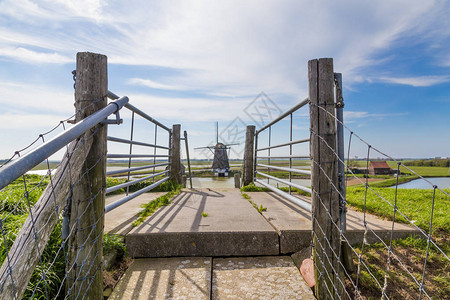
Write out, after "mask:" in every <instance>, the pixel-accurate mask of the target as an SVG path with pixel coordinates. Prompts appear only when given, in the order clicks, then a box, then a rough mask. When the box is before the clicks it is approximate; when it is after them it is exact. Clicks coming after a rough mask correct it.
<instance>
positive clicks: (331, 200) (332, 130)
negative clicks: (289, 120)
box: [308, 58, 344, 299]
mask: <svg viewBox="0 0 450 300" xmlns="http://www.w3.org/2000/svg"><path fill="white" fill-rule="evenodd" d="M308 79H309V98H310V101H311V104H310V122H311V144H310V146H311V157H312V163H311V188H312V191H313V192H312V230H313V243H314V248H313V249H314V251H313V258H314V265H315V268H314V277H315V280H316V286H315V294H316V297H317V298H318V299H337V298H341V297H342V296H343V287H342V285H341V283H340V282H339V280H341V281H342V282H343V279H344V277H343V272H342V268H341V265H340V264H339V257H340V250H341V245H340V234H339V229H338V228H336V225H337V226H338V227H339V194H338V192H337V191H336V189H335V187H337V186H338V173H337V171H338V164H337V158H336V154H335V153H336V121H335V118H334V115H335V105H334V91H333V89H334V73H333V59H332V58H321V59H318V60H317V59H314V60H310V61H309V62H308ZM333 185H334V186H333ZM330 215H331V218H332V220H331V219H330ZM333 223H334V224H333ZM327 240H328V241H327ZM330 246H331V247H330ZM321 274H322V276H320V275H321ZM330 292H331V294H330Z"/></svg>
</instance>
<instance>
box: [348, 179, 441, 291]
mask: <svg viewBox="0 0 450 300" xmlns="http://www.w3.org/2000/svg"><path fill="white" fill-rule="evenodd" d="M371 186H372V185H371ZM372 189H373V191H371V190H368V192H367V197H365V188H364V187H358V186H354V187H347V202H348V203H349V205H350V206H352V207H353V208H355V209H356V210H359V211H363V210H364V201H365V199H366V205H365V207H366V211H367V212H369V213H372V214H374V215H377V216H380V217H382V218H384V219H387V220H392V219H393V212H394V209H393V206H392V205H390V204H389V203H387V202H386V201H384V200H383V199H381V198H380V197H379V196H381V197H383V198H384V199H386V200H388V201H389V202H391V204H393V203H394V199H395V189H391V188H382V187H372ZM446 192H447V193H450V190H446ZM377 194H378V195H379V196H378V195H377ZM432 199H433V191H432V190H419V189H399V190H398V194H397V208H398V210H399V211H400V212H401V213H402V214H403V215H404V216H405V217H406V218H408V219H409V220H411V221H412V222H414V224H415V225H417V226H418V227H419V228H421V229H422V230H424V232H426V233H428V232H429V226H430V221H431V209H432V207H431V206H432ZM448 207H450V198H449V197H448V196H447V195H445V194H444V193H442V192H440V191H437V192H436V196H435V204H434V214H433V227H432V235H433V240H434V241H435V242H436V244H437V245H438V246H439V247H440V248H441V249H442V250H443V251H444V252H445V253H446V255H447V256H449V255H450V243H449V242H450V218H449V214H448ZM396 221H397V222H402V223H408V222H407V220H406V219H405V218H404V217H403V216H401V215H400V214H399V213H397V214H396ZM356 250H357V251H358V252H359V253H361V251H362V247H361V245H359V246H357V247H356ZM426 250H427V241H426V239H424V238H418V237H410V238H406V239H401V240H396V241H394V244H393V252H394V253H395V254H396V255H397V256H398V257H400V259H401V260H402V262H403V263H404V264H405V265H406V266H407V267H408V270H409V271H410V272H411V273H412V274H413V276H414V277H415V278H417V279H418V280H421V278H422V272H423V268H422V266H423V261H424V259H425V256H426ZM363 257H364V259H365V261H366V263H367V265H368V268H369V270H370V272H371V273H372V274H374V276H375V277H376V280H377V281H378V282H376V281H375V280H374V279H373V278H372V277H371V276H370V275H369V272H368V270H367V269H365V268H363V269H362V271H361V277H360V284H361V287H362V291H363V295H364V296H365V298H366V299H370V298H372V297H376V298H379V297H380V288H379V286H383V285H384V277H385V269H386V263H387V249H386V248H385V246H384V245H382V244H381V243H377V244H371V245H366V246H365V247H364V252H363ZM354 262H355V264H356V263H357V262H358V259H357V257H356V256H354ZM449 275H450V262H449V261H448V260H447V258H445V256H444V255H443V254H442V253H440V252H439V251H438V250H437V249H436V248H434V247H433V246H432V247H431V249H430V255H429V258H428V266H427V275H426V278H425V282H426V290H427V292H428V293H430V294H431V295H432V298H433V299H444V298H445V297H446V296H448V295H450V280H449V278H450V276H449ZM388 276H389V280H388V282H389V283H390V284H388V289H387V293H388V295H389V297H390V298H394V299H397V298H399V299H400V298H405V299H414V298H417V295H418V288H417V285H416V284H415V283H414V282H413V279H411V277H410V275H408V274H407V272H406V271H405V270H404V269H403V268H401V267H400V265H399V263H397V262H396V261H393V263H392V266H391V272H390V273H389V275H388ZM353 277H355V275H353ZM354 279H355V278H354ZM349 287H350V286H349Z"/></svg>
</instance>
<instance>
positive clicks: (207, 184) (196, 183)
mask: <svg viewBox="0 0 450 300" xmlns="http://www.w3.org/2000/svg"><path fill="white" fill-rule="evenodd" d="M284 180H286V181H289V179H284ZM265 182H267V180H265ZM292 182H293V183H296V184H298V185H302V186H306V187H309V186H311V180H309V179H292ZM186 184H187V186H188V187H189V180H188V182H187V183H186ZM270 184H271V185H273V186H278V187H283V186H287V185H285V184H282V183H279V182H277V181H275V180H270ZM277 184H278V185H277ZM192 185H193V187H194V188H234V178H233V177H193V178H192Z"/></svg>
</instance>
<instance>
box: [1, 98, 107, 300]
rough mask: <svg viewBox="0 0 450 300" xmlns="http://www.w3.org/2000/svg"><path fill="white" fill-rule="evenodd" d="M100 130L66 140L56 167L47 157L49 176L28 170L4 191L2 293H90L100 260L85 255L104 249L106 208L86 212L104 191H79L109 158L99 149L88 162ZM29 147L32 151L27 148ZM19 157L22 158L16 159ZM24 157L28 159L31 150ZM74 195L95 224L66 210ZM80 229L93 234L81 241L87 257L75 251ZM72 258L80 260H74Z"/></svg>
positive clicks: (7, 164) (17, 295) (6, 296)
mask: <svg viewBox="0 0 450 300" xmlns="http://www.w3.org/2000/svg"><path fill="white" fill-rule="evenodd" d="M95 104H96V102H95V101H94V102H93V103H92V104H91V105H90V106H88V107H85V108H83V109H80V110H79V111H77V113H84V112H85V111H86V110H89V109H90V108H91V107H92V106H93V105H95ZM74 116H75V115H74ZM74 116H72V117H71V118H68V119H66V120H63V121H61V122H60V123H59V124H58V126H56V127H54V128H53V129H52V130H50V131H48V132H46V133H44V134H40V135H39V138H38V139H36V140H35V141H33V142H32V143H31V144H30V145H28V146H27V147H25V148H23V149H21V150H19V151H16V152H15V154H14V156H13V157H12V158H11V159H9V160H8V161H7V162H5V163H4V164H3V165H2V166H1V168H0V171H2V170H5V169H6V168H7V167H10V165H12V164H13V163H14V162H17V159H19V158H20V157H21V156H23V154H30V155H33V153H34V151H33V150H36V149H33V150H31V149H32V147H33V146H36V145H37V141H38V140H42V142H44V144H43V145H46V144H45V136H47V135H48V134H50V133H52V132H54V131H55V130H56V129H57V128H62V129H63V133H64V132H67V129H68V128H69V127H71V126H70V125H68V124H69V123H68V122H69V121H70V120H71V119H72V118H73V117H74ZM98 130H99V129H98V127H97V128H93V129H91V130H89V131H88V132H86V133H84V134H82V135H81V136H80V137H79V138H77V139H76V140H75V141H73V142H72V143H70V144H67V145H66V146H64V147H65V148H66V153H65V155H64V157H63V160H62V162H61V163H60V164H59V166H58V167H57V168H56V167H52V165H53V163H52V162H51V161H50V160H49V158H46V159H45V164H46V167H47V168H46V172H45V173H46V174H45V175H44V176H39V175H33V174H26V173H24V174H22V175H21V176H20V178H18V179H17V180H15V181H13V182H11V183H10V184H9V185H7V186H6V187H4V188H3V189H2V190H1V191H0V201H1V206H2V207H1V208H2V209H1V219H0V230H1V237H2V243H1V246H0V247H1V248H0V250H1V252H0V259H1V263H2V268H1V271H0V295H1V298H2V299H21V298H26V299H29V298H45V299H54V298H70V295H74V296H73V297H71V298H74V299H75V298H79V299H81V298H83V297H84V296H85V293H86V291H87V290H88V288H87V287H89V285H90V284H92V281H93V278H95V277H96V276H98V275H101V274H98V271H99V269H100V268H99V265H95V264H93V263H92V261H91V260H89V261H88V260H86V258H87V257H89V256H94V257H99V256H100V258H101V255H102V253H101V247H98V244H99V242H101V240H102V234H103V232H101V235H99V234H96V229H97V228H98V227H99V226H103V224H99V222H100V220H102V218H103V212H101V214H100V216H95V215H89V216H87V215H86V214H88V213H91V211H92V210H91V208H92V206H93V205H94V202H95V201H96V200H97V198H98V197H99V193H98V192H93V191H92V190H91V189H88V190H87V191H86V192H87V197H83V198H82V199H80V198H79V197H77V196H78V195H77V186H79V185H80V184H81V183H82V182H83V181H88V182H89V180H90V177H91V176H90V173H91V172H92V170H95V168H96V167H97V166H98V165H99V164H101V163H102V161H103V160H104V158H105V155H104V154H103V155H100V156H99V157H98V159H97V161H95V162H93V163H92V164H91V165H90V166H88V165H87V160H86V157H87V156H88V153H89V151H90V148H91V146H92V143H93V140H94V137H95V136H96V135H97V134H98ZM63 133H62V134H63ZM25 151H29V152H28V153H24V152H25ZM14 157H16V158H17V159H16V160H13V158H14ZM24 157H25V160H26V159H27V157H26V155H25V156H24ZM102 167H103V166H102ZM55 169H56V172H55ZM6 175H7V174H6ZM6 175H5V172H2V173H1V175H0V176H1V177H2V183H3V181H4V180H6V179H7V178H6ZM89 186H91V183H90V185H89ZM74 199H78V200H79V201H80V200H81V201H84V202H85V203H86V205H85V208H84V209H83V210H81V211H79V210H77V211H76V212H77V213H79V215H77V216H76V218H75V219H76V220H79V219H82V218H83V217H89V218H92V226H91V227H90V228H84V227H81V225H82V224H80V223H79V222H72V224H69V219H68V218H67V216H69V214H70V211H71V207H70V206H71V203H72V202H73V201H74ZM65 216H66V218H65ZM80 234H83V235H87V236H88V237H89V239H86V240H84V241H83V242H82V243H81V244H80V245H79V248H80V249H83V251H86V252H87V253H88V254H89V255H86V256H84V257H82V256H81V255H80V252H76V253H77V255H76V256H75V257H71V253H72V252H71V251H70V250H69V249H70V247H71V246H70V245H71V242H70V241H71V240H72V239H77V238H78V236H79V235H80ZM70 261H74V262H76V263H72V264H69V262H70ZM66 266H67V267H66ZM80 281H81V282H82V284H81V286H83V288H76V287H77V286H80Z"/></svg>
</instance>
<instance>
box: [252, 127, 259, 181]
mask: <svg viewBox="0 0 450 300" xmlns="http://www.w3.org/2000/svg"><path fill="white" fill-rule="evenodd" d="M254 149H255V151H254V153H255V160H254V163H253V182H254V181H255V179H256V168H257V164H258V131H257V130H256V131H255V148H254Z"/></svg>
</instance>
